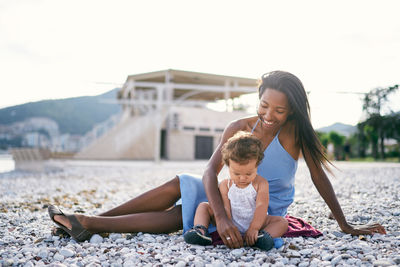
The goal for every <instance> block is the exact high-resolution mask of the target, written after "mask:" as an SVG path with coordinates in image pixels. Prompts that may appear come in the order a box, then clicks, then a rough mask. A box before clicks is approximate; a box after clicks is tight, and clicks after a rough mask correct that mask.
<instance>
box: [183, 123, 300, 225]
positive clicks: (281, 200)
mask: <svg viewBox="0 0 400 267" xmlns="http://www.w3.org/2000/svg"><path fill="white" fill-rule="evenodd" d="M258 122H259V120H258V121H257V123H256V124H255V125H254V127H253V130H252V131H251V132H253V131H254V129H255V128H256V127H257V124H258ZM279 132H280V131H279ZM279 132H278V133H277V135H276V136H275V138H274V139H273V140H272V142H271V143H270V144H269V145H268V147H267V148H266V149H265V151H264V159H263V161H262V162H261V163H260V165H259V166H258V171H257V172H258V175H260V176H261V177H264V178H265V179H267V181H268V183H269V205H268V214H269V215H275V216H285V215H286V213H287V208H288V207H289V205H290V204H292V202H293V200H294V175H295V173H296V170H297V161H296V160H294V159H293V158H292V156H291V155H290V154H289V153H288V152H287V151H286V150H285V149H284V148H283V147H282V145H281V143H279V139H278V136H279ZM178 176H179V182H180V191H181V200H180V201H178V202H177V205H179V204H180V205H182V223H183V232H184V233H185V232H186V231H187V230H189V229H191V228H192V227H193V219H194V215H195V212H196V208H197V206H198V205H199V203H201V202H204V201H208V200H207V196H206V192H205V190H204V186H203V182H202V179H201V176H199V175H194V174H188V173H182V174H179V175H178ZM215 230H216V228H215V226H213V225H210V227H209V231H210V232H212V231H215Z"/></svg>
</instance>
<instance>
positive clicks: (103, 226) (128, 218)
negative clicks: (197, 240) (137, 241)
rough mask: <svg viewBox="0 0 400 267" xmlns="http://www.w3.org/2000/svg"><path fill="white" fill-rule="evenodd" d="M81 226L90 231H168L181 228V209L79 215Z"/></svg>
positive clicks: (177, 207) (179, 207) (176, 207)
mask: <svg viewBox="0 0 400 267" xmlns="http://www.w3.org/2000/svg"><path fill="white" fill-rule="evenodd" d="M76 216H77V219H78V220H79V221H80V222H81V224H82V226H83V227H84V228H86V229H87V230H89V232H92V233H103V232H112V233H134V232H135V233H136V232H146V233H155V234H156V233H170V232H175V231H178V230H180V229H182V209H181V206H180V205H178V206H175V207H173V208H172V209H169V210H166V211H153V212H144V213H135V214H129V215H120V216H110V217H108V216H107V217H105V216H84V215H82V216H79V215H76Z"/></svg>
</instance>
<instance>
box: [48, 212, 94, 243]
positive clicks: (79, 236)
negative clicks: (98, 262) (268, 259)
mask: <svg viewBox="0 0 400 267" xmlns="http://www.w3.org/2000/svg"><path fill="white" fill-rule="evenodd" d="M48 212H49V215H50V218H51V220H52V221H53V222H54V223H55V224H57V226H58V227H59V228H61V229H62V230H64V231H65V232H66V233H68V234H69V235H70V236H71V237H72V238H74V239H75V240H76V241H78V242H83V241H85V240H88V239H89V238H90V237H91V236H92V235H93V234H92V233H90V232H89V231H88V230H86V229H85V228H84V227H83V226H82V225H81V224H80V223H79V221H78V219H76V217H75V215H74V214H64V213H63V212H62V211H61V210H60V209H59V208H57V207H56V206H53V205H50V206H49V207H48ZM55 215H61V216H65V217H67V219H68V220H69V221H70V222H71V226H72V227H71V229H68V228H67V227H65V226H64V225H62V224H60V223H59V222H56V221H55V220H54V216H55Z"/></svg>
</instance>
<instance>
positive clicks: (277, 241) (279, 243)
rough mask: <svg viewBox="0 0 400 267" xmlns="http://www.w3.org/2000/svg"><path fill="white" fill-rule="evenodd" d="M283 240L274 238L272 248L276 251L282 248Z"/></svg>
mask: <svg viewBox="0 0 400 267" xmlns="http://www.w3.org/2000/svg"><path fill="white" fill-rule="evenodd" d="M283 243H284V242H283V239H282V238H280V237H277V238H274V248H276V249H278V248H280V247H282V246H283Z"/></svg>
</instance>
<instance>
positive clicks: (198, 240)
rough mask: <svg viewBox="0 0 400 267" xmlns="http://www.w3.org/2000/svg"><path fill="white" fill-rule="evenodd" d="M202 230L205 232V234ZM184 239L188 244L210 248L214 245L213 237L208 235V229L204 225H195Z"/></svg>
mask: <svg viewBox="0 0 400 267" xmlns="http://www.w3.org/2000/svg"><path fill="white" fill-rule="evenodd" d="M200 229H201V230H203V231H204V234H203V233H202V232H201V230H200ZM183 238H184V239H185V241H186V243H189V244H192V245H201V246H208V245H211V244H212V239H211V236H210V235H209V234H208V230H207V228H206V227H205V226H203V225H195V226H194V227H193V228H192V229H190V230H189V231H187V232H186V233H185V234H184V236H183Z"/></svg>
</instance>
